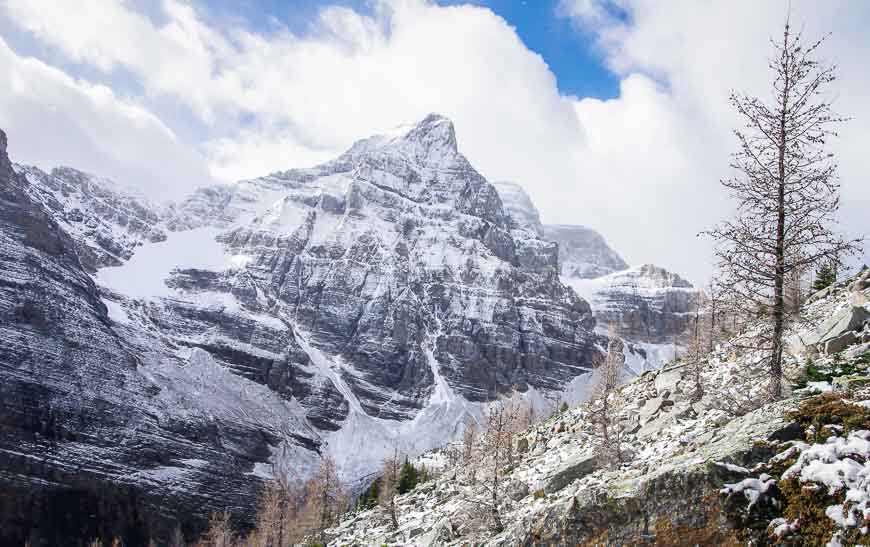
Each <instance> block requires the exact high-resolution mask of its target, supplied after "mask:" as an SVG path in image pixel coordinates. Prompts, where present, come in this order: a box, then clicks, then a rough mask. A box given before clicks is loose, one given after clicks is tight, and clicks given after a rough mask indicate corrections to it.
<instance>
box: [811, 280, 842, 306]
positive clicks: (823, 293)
mask: <svg viewBox="0 0 870 547" xmlns="http://www.w3.org/2000/svg"><path fill="white" fill-rule="evenodd" d="M837 288H838V285H837V284H836V283H835V284H833V285H830V286H828V287H825V288H824V289H822V290H820V291H816V292H814V293H813V294H811V295H810V297H809V298H807V304H812V303H813V302H816V301H818V300H823V299H825V298H827V297H829V296H830V295H831V293H833V292H834V290H835V289H837Z"/></svg>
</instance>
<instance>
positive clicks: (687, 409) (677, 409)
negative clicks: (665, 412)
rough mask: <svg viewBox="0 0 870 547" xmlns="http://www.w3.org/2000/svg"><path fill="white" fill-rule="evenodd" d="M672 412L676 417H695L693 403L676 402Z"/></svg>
mask: <svg viewBox="0 0 870 547" xmlns="http://www.w3.org/2000/svg"><path fill="white" fill-rule="evenodd" d="M670 414H671V415H672V416H673V417H674V418H693V417H695V410H694V409H693V408H692V404H691V403H689V402H682V403H677V404H675V405H674V406H673V408H672V409H671V411H670Z"/></svg>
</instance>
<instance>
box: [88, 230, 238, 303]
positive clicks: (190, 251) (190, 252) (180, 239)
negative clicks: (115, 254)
mask: <svg viewBox="0 0 870 547" xmlns="http://www.w3.org/2000/svg"><path fill="white" fill-rule="evenodd" d="M219 233H220V230H218V229H216V228H195V229H193V230H187V231H185V232H171V233H170V234H169V235H168V237H167V239H166V241H161V242H159V243H145V244H143V245H142V246H141V247H139V249H138V250H137V251H136V254H134V255H133V256H132V257H131V258H130V260H128V261H127V262H125V263H124V264H123V265H121V266H118V267H115V268H103V269H102V270H100V271H99V272H97V274H96V275H95V279H96V281H97V283H99V284H100V285H104V286H106V287H109V288H110V289H113V290H115V291H118V292H119V293H121V294H124V295H126V296H129V297H133V298H149V297H161V296H162V297H167V296H172V295H173V294H174V293H175V291H174V290H173V289H171V288H169V287H168V286H166V279H167V278H168V277H169V274H170V272H172V270H176V269H188V268H196V269H203V270H212V271H221V270H224V269H226V268H229V267H232V266H233V260H232V258H231V257H230V256H229V255H227V254H226V252H225V251H224V248H223V246H222V245H221V244H220V243H218V242H217V241H216V240H215V237H216V236H217V235H218V234H219Z"/></svg>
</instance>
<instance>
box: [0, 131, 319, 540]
mask: <svg viewBox="0 0 870 547" xmlns="http://www.w3.org/2000/svg"><path fill="white" fill-rule="evenodd" d="M0 144H3V145H4V146H2V147H0V192H2V194H0V228H2V229H0V318H2V322H0V400H2V407H0V431H2V435H0V499H2V500H3V501H2V510H0V515H2V518H0V543H10V544H20V543H21V541H23V540H24V539H25V538H27V537H30V538H31V539H32V540H33V541H34V544H38V542H39V541H47V542H48V543H49V544H63V543H65V542H67V541H69V540H70V538H78V537H82V538H86V537H95V536H97V535H100V534H106V535H111V534H118V535H123V536H125V537H128V538H130V542H131V543H130V544H137V543H144V542H145V541H147V537H148V534H150V533H154V534H156V535H158V536H159V535H168V533H169V528H170V527H171V526H172V525H173V523H172V520H173V518H174V515H185V514H189V515H198V516H199V518H202V515H204V514H207V513H208V512H209V511H210V510H216V509H219V508H221V507H225V506H226V505H228V504H239V505H240V506H242V504H243V503H247V502H248V501H250V500H251V499H252V497H253V496H254V495H255V493H256V492H257V489H258V486H257V483H256V481H251V480H250V478H249V477H246V475H245V474H246V473H249V472H251V471H252V470H253V469H254V467H255V464H256V463H257V462H261V461H263V460H265V459H266V458H267V457H268V455H269V453H270V446H271V445H272V444H276V443H277V442H278V441H279V439H281V438H283V437H282V434H281V433H282V431H281V429H279V427H281V428H286V427H288V426H287V425H286V424H293V425H290V426H289V427H291V428H293V429H294V434H296V435H297V436H296V437H295V438H294V439H293V440H292V443H293V445H294V446H296V447H298V448H300V449H302V450H303V451H304V452H306V453H307V452H308V451H309V450H311V449H313V448H315V447H316V444H317V442H318V441H317V435H316V433H315V432H314V431H312V430H311V429H310V428H309V427H308V426H307V424H305V423H304V422H303V421H300V420H299V419H298V418H294V414H293V411H292V409H290V408H288V409H287V410H286V411H285V412H282V413H281V416H280V421H279V420H278V419H272V420H269V419H268V416H265V415H264V416H263V417H264V418H267V419H266V420H264V421H260V420H254V419H242V418H241V417H240V416H238V415H237V414H238V412H239V411H238V410H236V409H234V408H233V401H231V400H225V399H223V398H220V397H215V398H214V399H210V400H208V401H204V400H202V398H201V396H202V394H204V393H208V392H209V391H210V390H212V389H214V383H215V382H214V381H213V379H211V378H208V377H205V376H202V377H200V378H196V376H197V374H198V373H197V372H196V369H199V368H202V367H207V364H204V363H202V362H196V359H193V358H192V359H190V360H188V362H184V361H182V360H181V359H179V358H178V357H177V356H175V355H173V354H172V353H169V352H167V353H166V354H164V355H162V359H161V365H160V366H159V367H156V366H155V367H152V366H149V361H150V360H151V359H150V356H148V355H145V354H143V353H140V352H139V351H137V348H136V347H134V346H132V345H131V344H129V343H128V340H127V339H126V335H125V333H124V332H123V330H121V329H119V328H118V327H117V325H116V324H115V322H114V321H113V320H112V319H111V318H110V314H109V313H108V308H107V306H106V303H104V301H103V300H102V298H101V296H102V295H101V291H100V289H99V288H98V287H97V286H96V285H95V284H94V282H93V280H92V279H91V278H90V277H89V275H88V273H87V271H86V269H85V268H84V267H83V265H82V263H81V261H80V259H79V255H78V253H77V250H79V249H81V247H80V243H78V242H76V241H74V240H73V238H72V237H70V235H68V234H67V233H66V232H65V231H64V230H63V229H62V228H61V227H60V226H59V224H58V223H57V222H56V221H55V219H54V217H53V214H52V211H51V210H47V209H46V208H45V207H44V206H43V204H42V203H39V202H36V201H34V199H33V198H32V197H31V192H30V190H32V188H31V187H30V186H29V182H28V180H27V178H26V177H24V176H22V175H20V174H17V173H15V172H14V171H13V168H12V166H11V164H10V163H9V160H8V158H7V156H6V149H5V137H4V139H3V140H2V141H0ZM140 336H142V337H147V336H148V334H147V333H140ZM149 345H150V346H151V351H152V352H160V351H163V350H164V348H162V347H161V346H160V344H157V343H151V344H149ZM194 386H196V388H197V390H199V391H198V393H199V394H200V395H201V396H200V397H198V396H196V393H197V392H196V391H194V389H192V388H193V387H194ZM275 404H283V403H281V402H280V401H275ZM294 420H296V421H295V424H294ZM301 447H304V449H303V448H301ZM195 521H196V519H195V518H193V519H191V521H190V524H191V528H190V529H188V532H189V531H191V529H192V528H195V526H196V525H195Z"/></svg>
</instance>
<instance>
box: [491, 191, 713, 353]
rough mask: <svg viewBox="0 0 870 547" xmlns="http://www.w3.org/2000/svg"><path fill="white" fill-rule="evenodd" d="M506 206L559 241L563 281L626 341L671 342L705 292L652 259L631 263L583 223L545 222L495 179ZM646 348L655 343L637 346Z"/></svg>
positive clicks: (521, 223) (524, 198)
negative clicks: (640, 262) (642, 263)
mask: <svg viewBox="0 0 870 547" xmlns="http://www.w3.org/2000/svg"><path fill="white" fill-rule="evenodd" d="M495 186H496V188H497V189H498V191H499V194H500V195H501V197H502V200H503V201H504V204H505V209H506V210H507V211H508V212H509V214H510V215H511V218H512V219H513V220H514V224H515V226H516V227H517V228H518V229H520V230H526V231H530V232H532V233H534V234H536V235H537V236H538V237H540V238H542V239H544V240H546V241H551V242H554V243H556V244H557V245H558V254H559V264H560V274H561V277H562V281H563V282H564V283H565V284H566V285H569V286H570V287H572V288H573V289H574V290H576V291H577V293H578V294H579V295H580V296H582V297H583V298H584V299H585V300H586V301H588V302H589V304H590V306H591V307H592V310H593V313H594V315H595V317H596V318H597V319H598V325H599V328H603V329H607V328H609V327H610V326H613V327H614V328H615V329H616V333H617V334H618V335H619V336H620V337H621V338H624V339H625V340H628V341H631V342H636V343H640V344H645V345H649V344H653V345H663V344H673V341H674V337H675V336H677V335H679V334H681V333H683V332H684V331H685V329H686V328H687V327H688V326H689V324H690V323H691V322H692V321H693V320H694V314H695V309H696V307H697V305H698V303H699V300H700V297H701V291H700V290H698V289H695V288H694V287H693V286H692V284H691V283H689V282H688V281H686V280H685V279H683V278H681V277H680V276H679V275H677V274H674V273H671V272H668V271H667V270H665V269H664V268H660V267H658V266H655V265H653V264H645V265H643V266H640V267H635V268H629V267H628V264H626V263H625V261H624V260H623V259H622V258H621V257H620V256H619V255H618V254H617V253H616V252H615V251H614V250H613V249H611V248H610V247H609V246H608V245H607V242H606V241H605V240H604V238H603V237H602V236H601V234H599V233H598V232H596V231H594V230H591V229H589V228H585V227H583V226H572V225H564V224H542V223H541V219H540V215H539V213H538V210H537V208H536V207H535V205H534V203H533V202H532V200H531V198H530V197H529V195H528V194H527V193H526V191H525V190H524V189H523V188H522V187H521V186H520V185H518V184H515V183H511V182H500V183H496V185H495ZM637 349H638V351H641V352H644V353H646V352H647V351H655V350H656V348H650V347H646V348H640V347H639V348H637Z"/></svg>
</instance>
